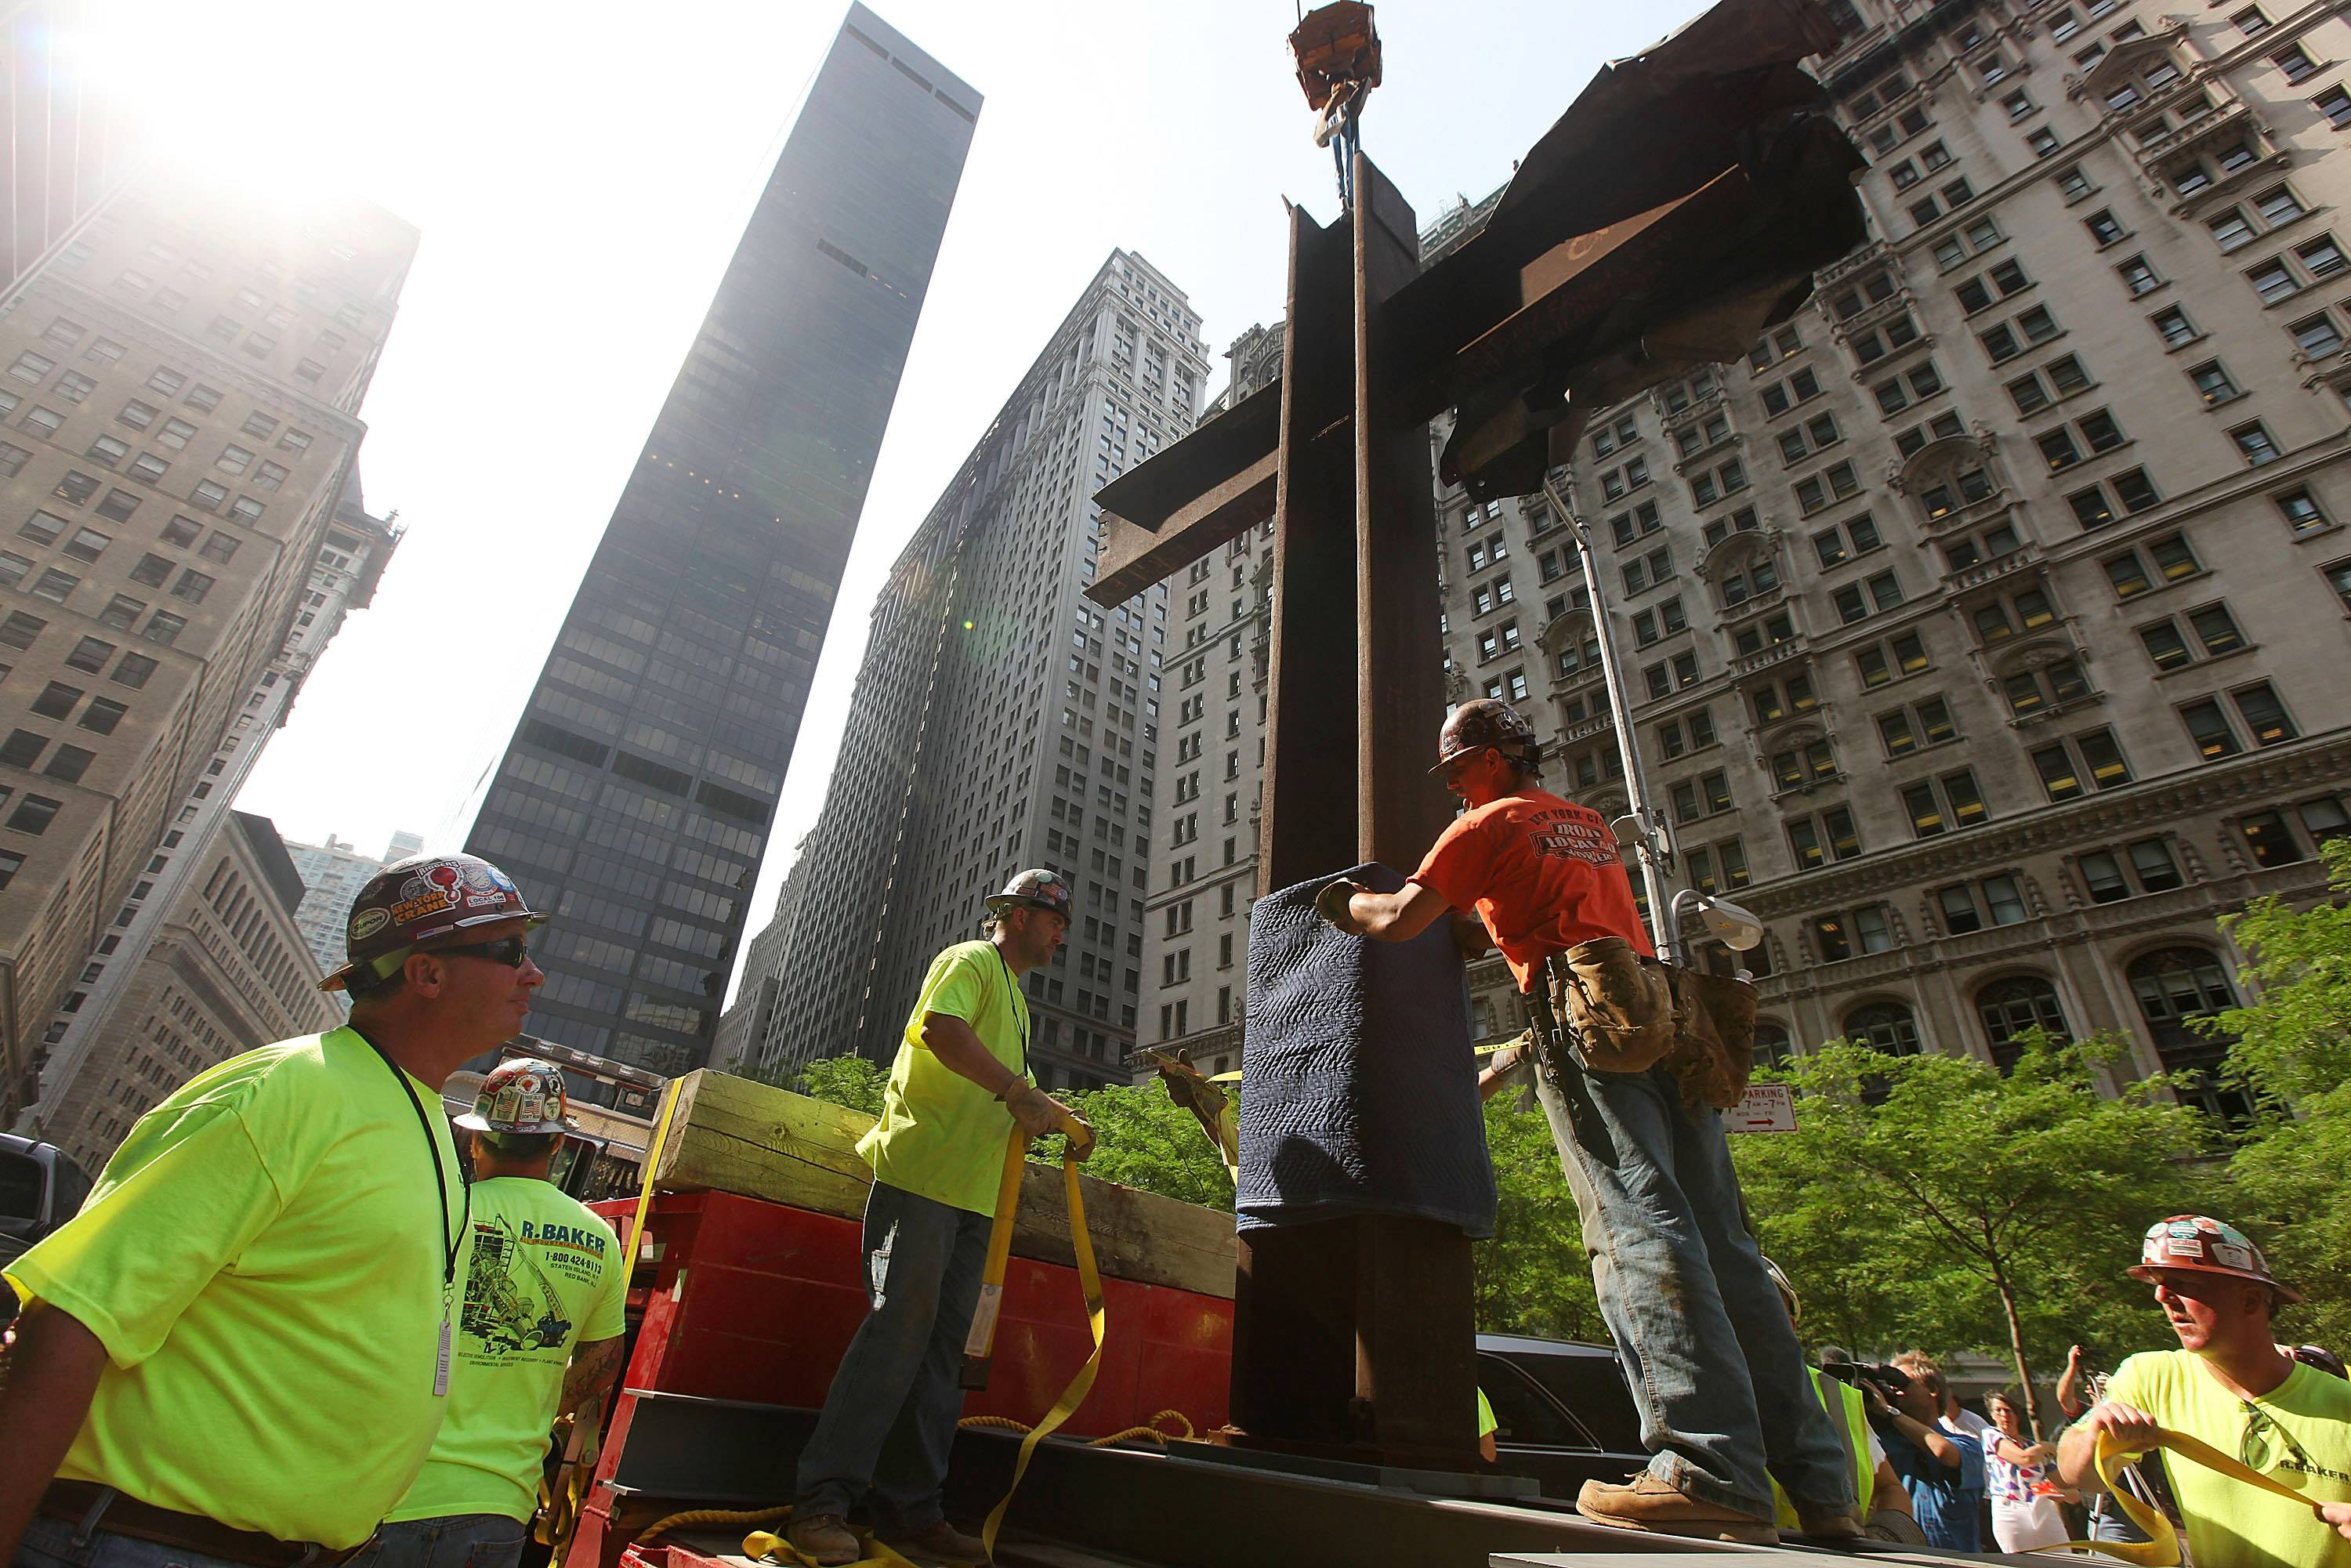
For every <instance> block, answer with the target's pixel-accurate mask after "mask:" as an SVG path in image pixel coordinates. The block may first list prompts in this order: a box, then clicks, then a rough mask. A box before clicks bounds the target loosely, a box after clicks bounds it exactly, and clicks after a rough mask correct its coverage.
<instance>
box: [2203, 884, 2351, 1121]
mask: <svg viewBox="0 0 2351 1568" xmlns="http://www.w3.org/2000/svg"><path fill="white" fill-rule="evenodd" d="M2321 853H2322V854H2324V855H2325V858H2326V871H2327V883H2328V888H2329V891H2330V892H2332V893H2333V894H2335V897H2336V898H2338V899H2342V900H2345V901H2346V902H2345V903H2339V904H2318V905H2316V906H2315V907H2314V908H2310V909H2299V910H2298V909H2294V908H2292V907H2291V906H2289V905H2288V904H2286V903H2285V901H2284V900H2283V899H2281V898H2278V897H2276V896H2274V895H2272V896H2270V897H2267V898H2257V899H2255V900H2253V902H2252V903H2251V904H2247V905H2246V906H2245V907H2244V908H2243V909H2242V910H2241V911H2239V912H2238V913H2237V914H2235V915H2223V916H2222V917H2221V919H2220V928H2221V929H2222V930H2223V931H2226V932H2228V933H2229V934H2230V935H2231V936H2234V937H2235V938H2236V939H2237V942H2238V944H2239V945H2240V946H2242V947H2243V948H2244V949H2245V951H2246V952H2247V953H2248V954H2249V955H2250V956H2251V961H2250V962H2248V963H2247V964H2246V966H2245V967H2244V969H2243V970H2242V971H2241V974H2242V976H2243V977H2244V978H2246V979H2249V980H2252V981H2253V982H2255V983H2256V985H2257V986H2258V987H2259V988H2260V992H2261V995H2260V998H2259V999H2258V1000H2257V1001H2255V1002H2254V1003H2253V1004H2252V1006H2251V1007H2242V1008H2231V1009H2229V1010H2228V1011H2226V1012H2223V1013H2221V1014H2220V1015H2219V1016H2218V1017H2216V1018H2211V1019H2199V1020H2198V1027H2199V1028H2201V1029H2203V1030H2205V1032H2207V1033H2208V1034H2213V1035H2218V1036H2221V1037H2225V1038H2232V1039H2233V1040H2234V1042H2235V1043H2233V1044H2232V1045H2231V1047H2230V1050H2229V1063H2230V1066H2231V1068H2232V1069H2234V1070H2235V1071H2238V1072H2240V1073H2241V1074H2242V1075H2243V1076H2244V1077H2246V1078H2247V1079H2249V1080H2251V1081H2252V1083H2253V1085H2254V1086H2255V1087H2256V1088H2258V1089H2260V1090H2262V1091H2263V1092H2267V1093H2270V1094H2273V1095H2282V1096H2284V1097H2286V1098H2288V1099H2299V1098H2301V1097H2302V1096H2304V1095H2309V1094H2322V1093H2325V1092H2327V1091H2329V1090H2333V1089H2335V1088H2338V1087H2340V1086H2342V1085H2344V1084H2346V1083H2351V839H2336V840H2335V841H2333V842H2332V843H2329V844H2327V845H2326V846H2325V848H2324V849H2323V850H2322V851H2321Z"/></svg>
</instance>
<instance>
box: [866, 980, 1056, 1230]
mask: <svg viewBox="0 0 2351 1568" xmlns="http://www.w3.org/2000/svg"><path fill="white" fill-rule="evenodd" d="M925 1013H946V1014H947V1015H949V1016H951V1017H954V1018H959V1019H963V1021H964V1022H966V1023H967V1024H969V1025H970V1026H971V1030H972V1032H973V1033H974V1034H977V1036H979V1040H980V1043H981V1044H982V1045H985V1046H986V1047H987V1051H988V1054H989V1055H991V1056H993V1057H995V1058H996V1060H997V1061H1000V1062H1002V1063H1003V1064H1004V1065H1005V1066H1007V1067H1008V1068H1010V1069H1011V1070H1012V1071H1015V1072H1018V1073H1020V1074H1022V1075H1023V1076H1026V1075H1027V1073H1028V1071H1029V1061H1028V1054H1029V1053H1028V1042H1029V1000H1028V998H1026V997H1023V996H1022V995H1021V994H1020V988H1019V985H1017V984H1016V983H1015V982H1014V980H1013V977H1012V971H1011V969H1010V967H1008V966H1007V965H1006V963H1005V962H1004V956H1003V955H1002V954H1000V953H998V951H997V949H996V945H995V944H994V943H992V942H963V943H958V944H957V945H956V946H953V947H949V948H948V949H946V951H945V952H943V953H941V954H940V955H939V956H937V957H935V958H934V959H932V960H931V967H930V972H929V973H928V974H926V975H925V976H924V977H923V990H922V994H921V995H920V996H919V997H917V998H915V999H914V1012H913V1013H911V1014H910V1015H908V1017H907V1019H906V1032H905V1037H904V1039H903V1040H900V1041H899V1044H898V1056H897V1060H896V1061H893V1062H892V1063H891V1064H890V1084H889V1087H888V1088H887V1089H886V1090H884V1091H883V1095H882V1119H881V1120H880V1121H879V1122H876V1123H875V1124H873V1126H872V1130H871V1131H869V1132H868V1133H867V1134H865V1136H864V1137H862V1138H861V1139H859V1140H858V1143H857V1152H858V1153H859V1154H861V1155H864V1156H865V1161H866V1163H867V1164H868V1165H870V1166H872V1167H873V1176H874V1179H875V1180H877V1181H885V1182H888V1183H889V1184H890V1185H891V1186H894V1187H897V1188H899V1189H901V1190H902V1191H905V1192H911V1193H913V1194H914V1195H915V1196H916V1197H927V1198H929V1199H931V1200H932V1201H933V1202H935V1203H944V1204H946V1205H947V1206H948V1207H952V1208H963V1209H969V1210H970V1211H971V1212H973V1213H975V1214H992V1213H994V1212H995V1210H996V1188H997V1184H998V1180H999V1179H1000V1178H1001V1176H1003V1174H1004V1144H1005V1140H1006V1139H1007V1138H1008V1137H1009V1136H1011V1134H1012V1117H1011V1113H1008V1111H1006V1110H1005V1108H1004V1106H1003V1104H1002V1103H1001V1102H999V1101H998V1100H997V1098H996V1097H995V1096H994V1095H992V1094H990V1093H989V1092H987V1090H985V1089H982V1088H981V1087H980V1086H979V1085H978V1084H977V1083H974V1082H972V1081H971V1080H970V1079H968V1078H966V1077H965V1076H964V1075H963V1074H962V1073H960V1072H957V1071H955V1070H954V1069H953V1068H951V1067H949V1066H947V1065H946V1063H945V1062H943V1061H940V1060H939V1059H938V1057H937V1055H936V1054H935V1053H934V1052H933V1051H931V1049H930V1047H928V1046H926V1045H925V1044H924V1043H923V1015H924V1014H925Z"/></svg>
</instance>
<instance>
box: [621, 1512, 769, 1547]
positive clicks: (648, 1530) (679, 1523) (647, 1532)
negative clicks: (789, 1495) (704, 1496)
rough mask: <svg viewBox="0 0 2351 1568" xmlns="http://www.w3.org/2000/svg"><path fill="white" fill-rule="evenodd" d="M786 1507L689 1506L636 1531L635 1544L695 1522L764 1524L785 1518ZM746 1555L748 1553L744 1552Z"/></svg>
mask: <svg viewBox="0 0 2351 1568" xmlns="http://www.w3.org/2000/svg"><path fill="white" fill-rule="evenodd" d="M790 1513H791V1510H790V1509H789V1507H786V1508H690V1509H687V1510H686V1511H684V1513H672V1514H665V1515H664V1516H663V1517H662V1518H660V1519H657V1520H655V1521H653V1523H651V1524H649V1525H647V1526H646V1527H645V1528H644V1529H643V1530H641V1531H637V1539H636V1542H635V1544H637V1545H639V1546H642V1545H643V1544H644V1543H645V1542H648V1541H651V1540H652V1539H653V1537H654V1536H656V1535H661V1534H664V1533H666V1532H667V1531H673V1530H683V1529H684V1528H686V1527H687V1526H688V1525H695V1524H766V1523H768V1521H771V1520H778V1519H783V1518H787V1517H789V1515H790ZM746 1555H748V1553H746Z"/></svg>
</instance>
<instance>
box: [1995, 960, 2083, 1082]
mask: <svg viewBox="0 0 2351 1568" xmlns="http://www.w3.org/2000/svg"><path fill="white" fill-rule="evenodd" d="M1976 1017H1977V1019H1980V1021H1981V1022H1982V1024H1983V1031H1984V1043H1985V1044H1987V1045H1989V1046H1990V1047H1991V1059H1992V1064H1993V1065H1994V1066H1996V1067H1998V1068H1999V1069H2000V1070H2001V1071H2002V1072H2008V1071H2013V1070H2014V1069H2015V1067H2016V1063H2017V1061H2018V1059H2019V1058H2021V1057H2022V1055H2023V1054H2024V1048H2023V1047H2022V1046H2021V1045H2019V1044H2017V1043H2016V1037H2017V1036H2018V1035H2021V1034H2022V1033H2023V1032H2024V1031H2025V1030H2032V1029H2037V1030H2043V1032H2045V1033H2047V1034H2049V1035H2050V1036H2052V1037H2053V1039H2055V1040H2066V1039H2068V1038H2070V1036H2071V1030H2070V1029H2069V1028H2068V1026H2067V1025H2066V1022H2065V1009H2064V1005H2063V1004H2062V1003H2060V1002H2059V1001H2058V999H2057V988H2055V987H2054V986H2053V985H2051V984H2050V983H2049V982H2048V981H2047V980H2044V979H2043V978H2042V977H2040V976H2038V975H2029V976H2024V977H2019V978H2017V979H2012V980H1995V981H1993V982H1992V983H1991V985H1989V986H1986V987H1984V988H1982V989H1980V990H1979V991H1978V992H1976Z"/></svg>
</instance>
